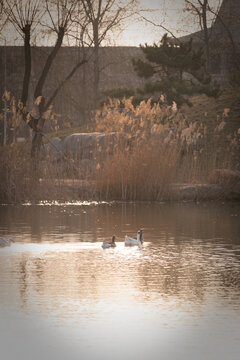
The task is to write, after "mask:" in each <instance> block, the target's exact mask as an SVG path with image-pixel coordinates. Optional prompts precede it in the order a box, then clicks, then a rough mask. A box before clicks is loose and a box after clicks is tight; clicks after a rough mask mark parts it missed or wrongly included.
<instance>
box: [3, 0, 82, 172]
mask: <svg viewBox="0 0 240 360" xmlns="http://www.w3.org/2000/svg"><path fill="white" fill-rule="evenodd" d="M78 2H79V1H78V0H45V1H44V3H43V2H42V1H41V0H6V3H5V6H4V11H5V14H6V15H7V16H8V18H9V20H10V22H11V23H12V24H13V25H14V27H15V28H16V30H17V31H18V33H19V34H20V35H21V37H22V38H23V40H24V54H25V56H24V59H25V71H24V79H23V85H22V95H21V106H20V107H19V110H18V116H19V117H22V118H23V120H25V121H26V123H27V124H28V125H29V126H30V127H31V128H32V129H33V131H34V136H33V140H32V150H31V154H32V158H33V160H34V163H35V164H36V166H37V162H38V161H37V160H38V155H39V150H40V147H41V144H42V130H43V126H44V123H45V116H44V113H45V112H46V111H47V108H48V107H49V105H50V104H51V103H52V101H53V100H54V98H55V97H56V96H57V94H58V92H59V90H60V89H61V88H62V87H63V86H64V84H65V83H66V82H67V81H68V80H69V79H70V78H71V77H72V76H73V75H74V73H75V72H76V71H77V69H78V68H79V67H80V66H81V65H83V64H84V63H85V62H86V60H84V61H79V62H78V63H77V64H76V65H75V66H74V67H73V68H72V69H71V70H70V72H69V74H68V75H67V76H66V77H65V78H64V79H63V80H62V81H61V82H60V84H59V85H58V87H57V88H56V89H55V91H54V92H53V94H52V95H51V96H50V98H49V100H48V101H46V100H45V97H44V94H43V90H44V85H45V83H46V80H47V77H48V74H49V71H50V69H51V66H52V64H53V62H54V60H55V58H56V56H57V54H58V52H59V49H60V48H61V46H62V43H63V39H64V36H66V34H67V33H68V32H69V31H70V30H71V26H72V16H73V14H74V12H75V9H76V7H77V4H78ZM40 19H41V25H43V26H45V27H47V28H48V30H50V32H51V34H55V35H56V42H55V45H54V46H53V48H52V49H51V50H50V53H49V55H48V57H47V59H46V62H45V65H44V67H43V69H42V71H41V72H40V76H39V80H38V82H37V84H36V87H35V90H34V99H35V101H36V104H37V105H38V110H39V111H38V112H37V116H33V114H31V113H28V112H27V110H26V109H27V101H28V89H29V83H30V77H31V65H32V58H31V36H32V34H33V33H34V31H35V29H36V28H37V27H38V26H39V25H40ZM44 20H45V22H44Z"/></svg>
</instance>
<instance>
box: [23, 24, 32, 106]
mask: <svg viewBox="0 0 240 360" xmlns="http://www.w3.org/2000/svg"><path fill="white" fill-rule="evenodd" d="M23 32H24V61H25V69H24V78H23V87H22V96H21V101H22V104H23V106H26V103H27V99H28V89H29V82H30V76H31V65H32V59H31V45H30V35H31V25H26V26H25V28H24V29H23Z"/></svg>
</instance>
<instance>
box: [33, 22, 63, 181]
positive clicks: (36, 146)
mask: <svg viewBox="0 0 240 360" xmlns="http://www.w3.org/2000/svg"><path fill="white" fill-rule="evenodd" d="M64 34H65V29H64V28H63V27H61V28H59V32H58V38H57V41H56V44H55V46H54V48H53V50H52V51H51V53H50V54H49V56H48V58H47V60H46V63H45V66H44V68H43V71H42V74H41V76H40V78H39V81H38V83H37V85H36V88H35V91H34V98H35V99H37V98H38V97H39V96H42V92H43V86H44V83H45V81H46V79H47V76H48V73H49V70H50V68H51V65H52V63H53V61H54V59H55V57H56V55H57V53H58V51H59V49H60V48H61V45H62V41H63V37H64ZM45 110H46V107H45V99H44V97H43V96H42V99H41V101H40V104H39V118H38V119H32V123H33V124H34V125H35V126H34V127H33V129H34V131H35V133H34V136H33V139H32V149H31V157H32V159H33V161H34V162H35V168H37V164H38V160H39V154H40V149H41V145H42V130H43V126H44V122H45V119H44V118H43V113H44V111H45ZM36 174H37V171H36Z"/></svg>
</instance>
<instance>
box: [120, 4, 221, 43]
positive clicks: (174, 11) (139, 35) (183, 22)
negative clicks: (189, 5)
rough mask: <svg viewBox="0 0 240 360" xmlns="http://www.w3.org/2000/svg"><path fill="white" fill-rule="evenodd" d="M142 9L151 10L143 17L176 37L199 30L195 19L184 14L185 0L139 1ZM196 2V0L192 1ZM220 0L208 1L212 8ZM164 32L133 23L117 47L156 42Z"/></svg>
mask: <svg viewBox="0 0 240 360" xmlns="http://www.w3.org/2000/svg"><path fill="white" fill-rule="evenodd" d="M140 1H141V4H142V6H143V7H144V8H148V9H152V10H154V11H153V12H145V13H144V16H145V17H146V18H148V19H149V20H151V21H153V22H154V23H156V24H162V25H163V26H165V27H166V28H168V29H169V30H170V31H172V32H173V33H174V34H175V35H176V36H181V35H186V34H190V33H192V32H194V31H197V30H199V25H198V23H197V19H195V21H194V19H193V18H191V17H190V14H188V13H186V12H184V6H185V0H140ZM193 1H195V2H196V0H193ZM219 1H220V0H209V3H210V4H211V5H212V6H217V5H218V4H219ZM163 34H164V30H162V29H161V28H160V27H157V26H154V25H151V24H148V23H138V22H134V23H132V24H131V25H128V27H127V29H126V30H125V31H124V32H123V33H122V34H121V37H120V38H119V39H118V44H119V45H139V44H140V43H141V44H144V43H146V42H147V43H149V44H151V43H153V42H158V41H159V40H160V39H161V37H162V35H163Z"/></svg>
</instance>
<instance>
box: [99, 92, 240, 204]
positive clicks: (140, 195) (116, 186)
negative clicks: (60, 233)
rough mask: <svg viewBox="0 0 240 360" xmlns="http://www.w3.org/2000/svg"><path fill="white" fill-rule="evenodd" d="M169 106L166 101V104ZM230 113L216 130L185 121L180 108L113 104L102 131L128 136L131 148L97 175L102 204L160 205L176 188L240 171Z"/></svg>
mask: <svg viewBox="0 0 240 360" xmlns="http://www.w3.org/2000/svg"><path fill="white" fill-rule="evenodd" d="M163 100H164V99H163ZM228 112H229V109H225V111H224V113H223V114H222V116H221V117H220V118H217V119H216V124H215V127H214V128H210V127H208V124H207V123H206V122H205V123H204V122H202V121H201V119H199V122H191V121H189V120H187V119H185V118H184V115H183V114H182V113H181V112H179V111H178V109H177V106H176V104H175V103H173V105H172V106H165V105H164V104H162V106H161V105H160V104H154V105H151V101H150V100H149V101H147V102H144V101H143V102H141V103H140V104H139V105H138V106H137V107H134V106H133V104H132V101H131V98H129V99H124V100H123V107H122V108H120V102H119V101H118V100H110V101H109V104H107V105H106V104H105V105H104V107H103V110H102V111H98V112H97V116H96V124H97V130H98V131H101V132H112V131H116V132H120V133H126V134H128V135H129V142H130V145H129V144H128V145H126V146H125V147H124V146H123V147H119V146H117V147H116V149H115V151H114V153H113V155H112V156H111V157H109V158H105V159H104V160H105V161H104V162H103V161H102V165H101V167H100V169H99V171H98V177H97V179H98V181H97V187H98V191H99V193H100V196H101V197H103V198H111V199H122V200H145V199H147V200H160V199H165V198H168V197H170V196H171V187H172V184H173V183H197V182H207V181H208V176H209V174H210V173H211V171H212V170H214V169H216V168H225V169H239V156H238V155H239V144H240V143H239V133H238V134H237V133H235V134H231V135H229V134H228V135H227V134H226V133H225V131H224V129H225V126H226V122H227V117H228Z"/></svg>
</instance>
